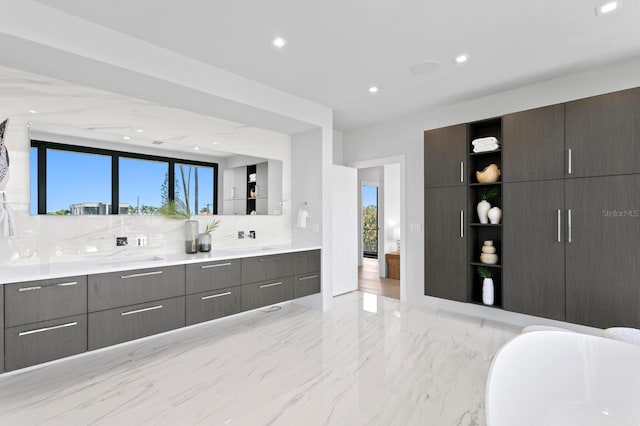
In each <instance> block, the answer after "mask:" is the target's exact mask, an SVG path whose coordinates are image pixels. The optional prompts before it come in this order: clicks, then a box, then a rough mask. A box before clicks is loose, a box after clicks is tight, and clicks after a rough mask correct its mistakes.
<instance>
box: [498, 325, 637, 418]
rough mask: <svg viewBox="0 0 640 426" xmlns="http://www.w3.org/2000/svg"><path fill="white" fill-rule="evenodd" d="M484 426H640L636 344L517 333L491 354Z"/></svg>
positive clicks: (580, 336) (553, 333)
mask: <svg viewBox="0 0 640 426" xmlns="http://www.w3.org/2000/svg"><path fill="white" fill-rule="evenodd" d="M486 401H487V406H486V413H487V426H574V425H575V426H613V425H615V426H620V425H635V426H640V346H635V345H631V344H628V343H622V342H618V341H615V340H611V339H605V338H602V337H596V336H588V335H584V334H579V333H564V332H560V331H540V332H535V333H527V334H522V335H519V336H517V337H515V338H514V339H513V340H511V341H510V342H509V343H507V344H506V345H504V346H503V347H502V348H501V349H500V350H499V351H498V353H497V354H496V357H495V359H494V360H493V363H492V365H491V369H490V371H489V378H488V380H487V396H486Z"/></svg>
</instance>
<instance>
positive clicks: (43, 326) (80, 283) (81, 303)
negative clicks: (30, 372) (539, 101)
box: [3, 276, 87, 371]
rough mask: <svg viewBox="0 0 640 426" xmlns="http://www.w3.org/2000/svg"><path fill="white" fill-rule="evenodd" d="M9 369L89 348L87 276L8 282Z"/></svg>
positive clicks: (6, 362) (5, 339)
mask: <svg viewBox="0 0 640 426" xmlns="http://www.w3.org/2000/svg"><path fill="white" fill-rule="evenodd" d="M3 293H4V298H5V315H4V327H5V330H4V345H5V353H4V356H5V361H4V362H5V369H6V370H7V371H11V370H15V369H18V368H23V367H28V366H30V365H34V364H39V363H43V362H47V361H51V360H54V359H58V358H63V357H66V356H70V355H74V354H77V353H81V352H84V351H86V350H87V316H86V313H87V277H86V276H77V277H65V278H58V279H49V280H40V281H29V282H22V283H14V284H6V285H5V286H4V288H3Z"/></svg>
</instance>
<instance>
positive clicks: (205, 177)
mask: <svg viewBox="0 0 640 426" xmlns="http://www.w3.org/2000/svg"><path fill="white" fill-rule="evenodd" d="M31 153H32V155H31V158H30V170H31V177H30V179H31V213H32V214H37V170H38V167H37V151H36V149H35V148H32V149H31ZM119 161H120V163H119V169H120V187H119V192H120V202H121V203H128V204H130V205H131V206H134V207H135V206H136V205H137V203H138V197H139V202H140V206H142V205H145V204H146V205H150V206H154V207H160V205H161V188H162V184H163V183H164V180H165V176H166V174H167V171H168V164H167V163H165V162H161V161H149V160H140V159H135V158H120V160H119ZM187 167H189V166H187ZM178 170H179V169H178V165H176V179H177V180H178V182H180V186H182V185H181V178H180V173H179V171H178ZM185 175H186V176H188V168H185ZM213 186H214V183H213V169H212V168H210V167H198V192H199V194H200V196H199V200H198V201H199V203H198V210H201V209H202V208H203V207H205V206H207V205H209V206H210V207H212V206H213ZM178 191H179V192H180V194H184V190H182V189H178ZM190 193H191V194H194V193H195V178H194V172H193V171H192V173H191V179H190ZM84 202H111V157H109V156H104V155H94V154H85V153H76V152H69V151H57V150H52V149H50V150H48V155H47V211H49V212H54V211H58V210H66V209H68V208H69V206H70V205H71V204H75V203H84ZM191 208H192V211H194V212H195V200H191Z"/></svg>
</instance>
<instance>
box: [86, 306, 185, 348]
mask: <svg viewBox="0 0 640 426" xmlns="http://www.w3.org/2000/svg"><path fill="white" fill-rule="evenodd" d="M184 325H185V299H184V296H182V297H174V298H171V299H163V300H154V301H152V302H147V303H140V304H137V305H130V306H125V307H120V308H116V309H109V310H106V311H100V312H91V313H90V314H89V350H93V349H98V348H103V347H105V346H110V345H115V344H117V343H122V342H127V341H129V340H134V339H139V338H141V337H146V336H151V335H153V334H158V333H162V332H164V331H169V330H174V329H176V328H180V327H184Z"/></svg>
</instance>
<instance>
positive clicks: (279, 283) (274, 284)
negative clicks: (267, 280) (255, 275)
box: [260, 281, 282, 288]
mask: <svg viewBox="0 0 640 426" xmlns="http://www.w3.org/2000/svg"><path fill="white" fill-rule="evenodd" d="M277 285H282V281H279V282H277V283H272V284H265V285H261V286H260V288H267V287H274V286H277Z"/></svg>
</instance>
